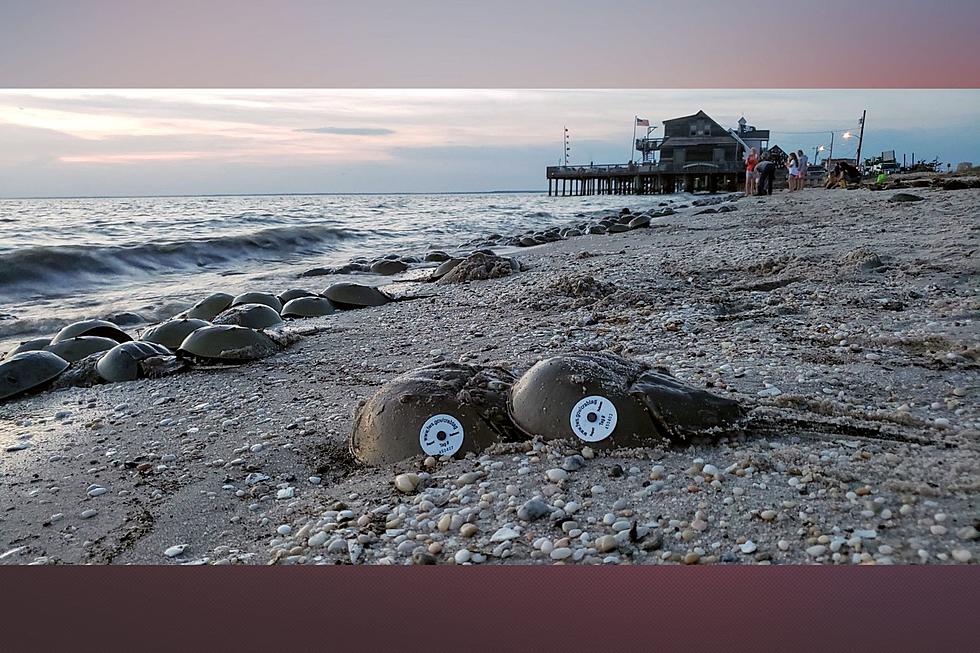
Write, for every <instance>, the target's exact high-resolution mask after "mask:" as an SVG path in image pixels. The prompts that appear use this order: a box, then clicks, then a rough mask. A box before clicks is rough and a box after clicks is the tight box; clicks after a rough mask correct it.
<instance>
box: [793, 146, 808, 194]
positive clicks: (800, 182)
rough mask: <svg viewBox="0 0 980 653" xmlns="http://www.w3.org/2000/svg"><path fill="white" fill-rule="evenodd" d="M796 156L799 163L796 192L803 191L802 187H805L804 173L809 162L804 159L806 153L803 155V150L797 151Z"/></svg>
mask: <svg viewBox="0 0 980 653" xmlns="http://www.w3.org/2000/svg"><path fill="white" fill-rule="evenodd" d="M796 154H797V157H796V158H797V160H798V161H799V170H798V171H797V182H796V190H803V187H804V186H806V173H807V169H806V168H807V166H808V165H809V164H810V160H809V159H808V158H807V157H806V153H804V152H803V150H797V151H796Z"/></svg>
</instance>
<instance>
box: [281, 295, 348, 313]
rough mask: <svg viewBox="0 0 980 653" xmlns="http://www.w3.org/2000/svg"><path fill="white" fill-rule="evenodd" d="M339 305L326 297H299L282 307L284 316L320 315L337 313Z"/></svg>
mask: <svg viewBox="0 0 980 653" xmlns="http://www.w3.org/2000/svg"><path fill="white" fill-rule="evenodd" d="M336 311H337V307H336V306H334V305H333V303H332V302H331V301H330V300H329V299H326V298H325V297H297V298H296V299H290V300H289V301H288V302H286V305H285V306H283V307H282V316H283V317H320V316H323V315H330V314H331V313H335V312H336Z"/></svg>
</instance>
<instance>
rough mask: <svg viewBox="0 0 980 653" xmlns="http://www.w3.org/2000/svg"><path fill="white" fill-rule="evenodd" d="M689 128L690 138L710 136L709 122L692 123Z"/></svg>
mask: <svg viewBox="0 0 980 653" xmlns="http://www.w3.org/2000/svg"><path fill="white" fill-rule="evenodd" d="M689 126H690V135H691V136H711V123H710V122H692V123H690V125H689Z"/></svg>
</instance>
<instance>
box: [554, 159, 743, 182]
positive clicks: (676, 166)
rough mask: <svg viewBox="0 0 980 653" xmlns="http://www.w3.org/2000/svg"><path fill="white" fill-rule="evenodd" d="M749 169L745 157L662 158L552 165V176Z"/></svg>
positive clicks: (581, 177) (583, 177) (710, 171)
mask: <svg viewBox="0 0 980 653" xmlns="http://www.w3.org/2000/svg"><path fill="white" fill-rule="evenodd" d="M744 170H745V164H743V163H742V162H741V161H721V162H714V161H687V162H684V163H679V162H674V161H667V162H664V161H661V162H659V163H643V162H636V163H596V164H588V165H578V166H548V169H547V176H548V179H588V178H591V177H609V176H612V177H619V176H623V177H629V176H634V175H658V174H660V175H663V174H669V175H683V174H711V173H717V174H731V173H740V172H743V171H744Z"/></svg>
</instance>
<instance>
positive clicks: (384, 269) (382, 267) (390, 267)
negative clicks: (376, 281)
mask: <svg viewBox="0 0 980 653" xmlns="http://www.w3.org/2000/svg"><path fill="white" fill-rule="evenodd" d="M370 269H371V272H374V273H375V274H380V275H384V276H388V275H392V274H398V273H399V272H404V271H405V270H407V269H408V264H407V263H405V262H404V261H390V260H383V261H376V262H375V263H372V264H371V268H370Z"/></svg>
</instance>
